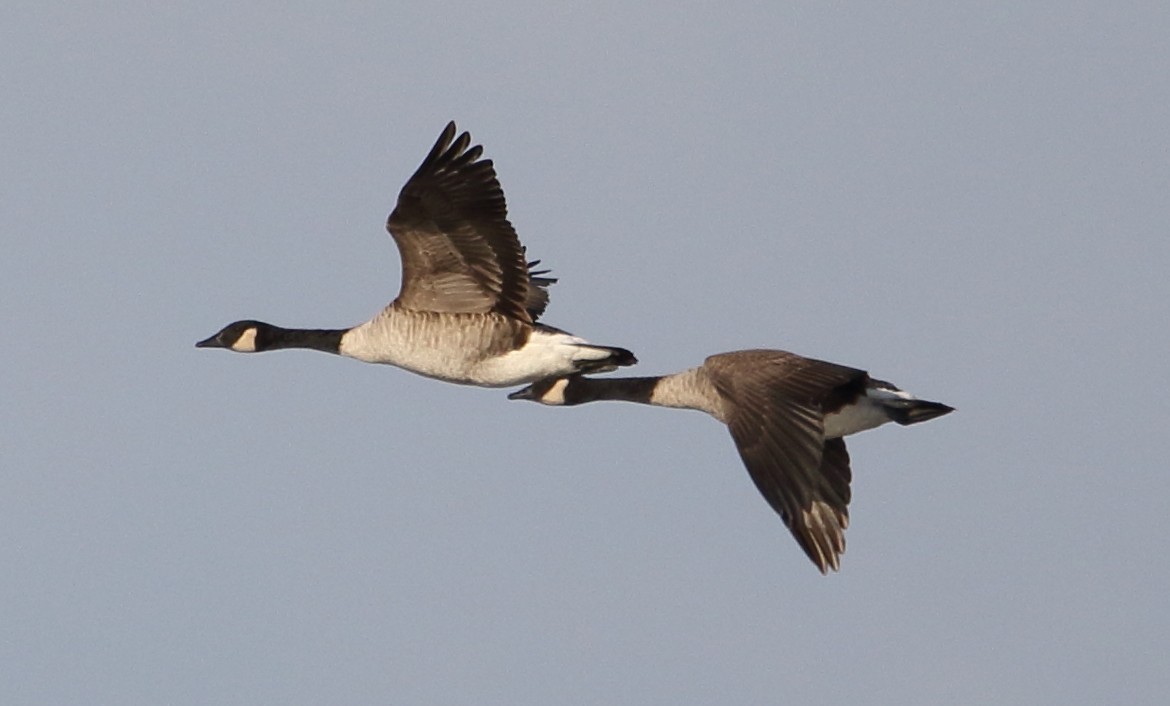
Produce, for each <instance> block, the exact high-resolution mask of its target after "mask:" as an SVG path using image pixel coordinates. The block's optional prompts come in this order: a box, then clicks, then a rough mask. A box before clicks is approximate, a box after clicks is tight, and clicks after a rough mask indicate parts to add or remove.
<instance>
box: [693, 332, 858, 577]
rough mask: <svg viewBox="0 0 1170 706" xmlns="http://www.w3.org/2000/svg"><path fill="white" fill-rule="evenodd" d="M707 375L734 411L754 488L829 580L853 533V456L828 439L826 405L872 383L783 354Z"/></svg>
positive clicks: (729, 357) (720, 362) (726, 358)
mask: <svg viewBox="0 0 1170 706" xmlns="http://www.w3.org/2000/svg"><path fill="white" fill-rule="evenodd" d="M704 367H705V368H706V369H707V370H708V374H709V375H711V380H712V382H713V383H714V384H715V387H716V389H717V390H718V391H719V393H720V394H721V395H722V396H723V397H724V399H725V400H727V401H728V402H729V403H730V405H729V406H730V409H729V411H728V413H727V418H728V420H727V421H728V424H727V425H728V428H729V429H730V430H731V437H732V438H733V439H734V440H735V445H736V448H738V449H739V455H740V457H741V458H742V459H743V462H744V465H745V466H746V467H747V469H748V473H749V474H750V475H751V478H752V481H753V482H754V483H755V484H756V487H757V488H758V489H759V490H760V493H761V494H762V495H763V496H764V499H765V500H767V501H768V504H769V505H771V506H772V509H773V510H775V511H776V512H778V513H779V514H780V517H781V518H782V519H783V520H784V523H785V524H786V525H787V526H788V529H789V531H791V532H792V535H793V537H795V538H796V541H797V543H799V544H800V546H801V548H802V549H804V552H805V554H807V555H808V557H809V558H810V559H812V561H813V563H815V564H816V565H817V568H819V569H820V570H821V572H822V573H825V572H827V571H828V570H829V568H832V569H833V570H836V569H837V568H838V567H839V566H840V558H839V557H840V555H841V553H842V552H844V551H845V528H846V527H847V526H848V525H849V511H848V506H849V499H850V491H849V482H850V480H851V473H850V469H849V453H848V452H847V451H846V449H845V443H844V441H842V440H840V439H830V440H828V441H825V440H824V438H823V413H822V411H821V410H822V404H823V401H825V400H827V399H830V398H833V397H835V396H838V395H840V394H841V393H842V391H843V389H849V388H855V389H860V390H864V386H865V381H866V380H867V375H866V373H865V372H864V371H862V370H855V369H853V368H847V367H845V366H841V365H836V364H833V363H825V362H822V361H817V360H810V359H808V358H803V357H801V356H797V355H794V354H791V353H785V352H783V351H740V352H737V353H730V354H722V355H717V356H711V357H710V358H708V359H707V361H706V363H705V364H704Z"/></svg>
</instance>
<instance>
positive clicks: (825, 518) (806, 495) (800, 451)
mask: <svg viewBox="0 0 1170 706" xmlns="http://www.w3.org/2000/svg"><path fill="white" fill-rule="evenodd" d="M508 399H513V400H532V401H534V402H540V403H542V404H546V405H578V404H584V403H586V402H597V401H600V400H620V401H624V402H638V403H640V404H649V405H656V406H659V407H679V408H683V409H697V410H700V411H702V412H706V413H707V414H710V415H711V416H712V417H715V418H716V419H718V420H719V421H721V422H723V423H724V424H726V425H727V426H728V427H729V428H730V430H731V438H732V439H734V440H735V446H736V448H738V449H739V455H740V458H742V459H743V463H744V465H745V466H747V469H748V473H749V474H750V475H751V477H752V480H753V481H754V482H755V484H756V487H757V488H758V489H759V490H760V492H761V493H762V494H763V495H764V499H765V500H767V501H768V504H769V505H771V506H772V509H773V510H775V511H776V512H778V513H780V517H781V518H783V519H784V523H785V524H786V525H788V529H789V530H790V531H791V532H792V535H793V536H794V537H796V541H797V542H798V543H799V544H800V546H801V548H802V549H804V552H805V553H806V554H808V557H809V558H810V559H812V561H813V563H814V564H816V565H817V568H819V569H820V570H821V573H826V572H828V570H829V569H830V568H832V569H833V570H834V571H836V570H837V569H838V568H840V563H839V562H840V555H841V554H842V553H843V552H844V551H845V528H846V527H847V526H848V525H849V511H848V506H849V496H850V491H849V482H850V480H851V477H852V475H851V472H850V470H849V453H848V452H847V451H846V450H845V441H844V439H843V438H842V437H845V436H848V435H849V434H856V433H857V432H859V431H865V430H866V429H873V428H875V427H878V426H880V425H882V424H885V423H886V422H890V421H894V422H897V423H898V424H902V425H906V424H916V423H918V422H925V421H927V420H928V419H934V418H935V417H939V416H942V415H944V414H947V413H948V412H951V411H953V408H951V407H948V406H947V405H945V404H940V403H938V402H927V401H926V400H920V399H917V398H915V397H914V396H912V395H910V394H908V393H906V392H903V391H902V390H899V389H898V388H897V387H894V386H893V385H891V384H890V383H888V382H883V381H881V380H874V379H872V378H871V377H869V375H868V374H867V373H866V372H865V371H864V370H856V369H854V368H847V367H845V366H843V365H837V364H835V363H826V362H824V361H821V360H812V359H810V358H804V357H802V356H799V355H796V354H794V353H788V352H786V351H776V350H747V351H734V352H731V353H720V354H717V355H713V356H710V357H709V358H707V359H706V360H705V361H704V362H703V364H702V365H700V366H699V367H697V368H691V369H690V370H684V371H683V372H680V373H675V374H673V375H660V376H654V377H629V378H609V379H601V378H590V377H585V376H583V375H572V376H568V377H561V378H553V379H548V380H540V381H538V382H536V383H534V384H532V385H529V386H528V387H525V388H524V389H522V390H518V391H516V392H513V393H512V394H510V395H508Z"/></svg>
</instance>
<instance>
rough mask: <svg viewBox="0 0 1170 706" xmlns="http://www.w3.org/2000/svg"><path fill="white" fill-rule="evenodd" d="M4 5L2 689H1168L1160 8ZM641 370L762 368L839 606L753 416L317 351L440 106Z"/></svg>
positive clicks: (985, 697) (386, 280)
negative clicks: (843, 453) (510, 385)
mask: <svg viewBox="0 0 1170 706" xmlns="http://www.w3.org/2000/svg"><path fill="white" fill-rule="evenodd" d="M73 5H74V4H73V3H44V2H36V3H33V2H9V3H5V4H4V6H3V8H2V9H0V62H2V64H0V65H2V66H3V71H0V91H2V95H3V96H4V99H3V100H2V101H0V179H2V180H3V184H2V186H3V188H0V233H2V237H3V240H4V257H3V258H0V321H2V323H3V328H4V331H5V334H6V335H5V336H4V339H3V343H0V347H2V349H3V360H4V364H3V365H2V366H0V464H2V471H0V538H2V540H0V567H3V569H2V571H0V664H2V665H3V668H2V669H0V703H4V704H12V705H19V704H87V705H92V704H118V705H122V706H124V705H128V704H163V703H165V704H221V705H223V704H282V705H288V704H322V703H338V704H341V703H344V704H386V703H401V704H425V703H435V704H439V703H442V704H450V703H500V704H549V703H593V704H600V703H662V704H666V703H670V704H677V703H745V704H753V703H781V702H783V703H806V704H815V703H842V702H847V701H848V702H854V703H876V704H935V703H1004V704H1025V703H1028V704H1030V703H1083V704H1098V703H1135V704H1136V703H1150V704H1155V703H1156V704H1161V703H1166V701H1167V700H1168V699H1170V659H1168V655H1170V638H1168V637H1167V635H1168V634H1170V610H1168V607H1167V606H1168V602H1167V599H1166V590H1167V586H1168V585H1170V565H1168V563H1167V559H1166V557H1167V553H1168V549H1170V547H1168V542H1167V534H1168V532H1170V521H1168V520H1167V516H1168V514H1170V513H1168V510H1170V507H1168V505H1170V500H1168V498H1170V480H1168V477H1167V473H1166V467H1167V462H1166V448H1165V447H1166V441H1165V439H1166V435H1167V427H1168V421H1170V403H1168V401H1167V400H1168V395H1167V388H1168V387H1170V372H1168V366H1167V363H1166V355H1167V350H1168V349H1170V333H1167V324H1168V322H1170V304H1168V303H1167V302H1170V284H1167V266H1168V265H1170V245H1168V244H1167V230H1168V227H1170V205H1168V204H1170V200H1168V198H1167V194H1168V193H1170V129H1168V127H1167V126H1170V82H1168V81H1167V80H1166V77H1167V76H1168V75H1170V48H1168V47H1170V45H1168V43H1167V37H1170V6H1167V5H1166V3H1162V2H1148V3H1125V2H1121V3H1108V4H1106V3H1077V2H1071V3H1070V2H1062V3H1055V2H1031V3H1016V2H984V3H966V4H964V6H963V7H958V8H956V7H947V6H943V5H944V4H940V3H927V2H903V3H866V4H864V6H862V4H861V3H854V4H848V5H843V4H839V3H838V4H833V5H832V6H828V5H827V4H825V3H797V4H778V3H719V4H718V7H716V6H715V5H711V6H710V7H707V6H706V5H685V6H681V7H680V6H679V5H677V4H675V3H652V4H644V6H643V9H640V10H632V9H629V8H628V7H627V6H626V5H624V4H620V3H609V4H606V3H589V4H587V5H586V4H577V5H576V6H572V7H570V6H567V5H563V6H557V7H559V9H550V6H549V5H548V4H547V3H535V2H502V3H489V4H483V3H464V4H458V3H456V4H447V5H439V4H433V3H418V4H416V5H415V6H413V7H403V6H399V5H400V4H398V5H396V4H393V3H362V4H359V3H328V4H308V3H305V4H297V5H290V4H287V3H266V4H252V5H250V6H247V7H244V6H241V5H240V4H238V3H215V2H211V3H198V4H187V5H183V6H171V5H167V6H165V7H164V6H162V5H160V4H158V3H113V4H111V3H106V4H102V6H101V7H100V8H99V7H98V6H96V5H94V6H91V7H89V8H88V9H80V8H77V7H74V6H73ZM449 119H455V120H456V121H457V122H458V124H459V126H460V127H461V128H463V129H467V130H470V131H471V133H472V136H473V138H474V139H475V140H477V141H479V142H481V143H482V144H484V146H485V148H486V152H487V154H488V156H490V157H492V158H493V159H494V160H495V161H496V165H497V169H498V171H499V174H500V178H501V181H502V183H503V185H504V189H505V191H506V193H507V196H508V201H509V207H510V211H511V215H512V220H513V223H514V224H515V225H516V228H517V230H518V232H519V233H520V237H521V239H522V240H523V242H525V244H526V245H527V246H528V247H529V252H530V253H531V254H532V255H533V256H535V257H539V258H541V259H543V260H544V261H545V263H546V264H548V265H549V266H551V267H552V268H554V271H555V274H556V275H557V276H559V277H560V278H561V282H560V283H559V284H557V285H556V286H555V288H554V289H553V298H552V304H551V306H550V308H549V311H548V313H547V315H546V319H547V321H548V322H549V323H552V324H554V325H557V326H561V327H564V328H567V329H569V330H571V331H573V332H575V333H579V334H581V335H583V336H586V337H588V338H590V339H591V340H594V341H596V342H599V343H610V344H615V345H622V346H626V347H629V348H631V349H633V350H634V351H635V352H636V353H637V354H638V356H639V358H640V359H641V361H642V363H641V365H639V367H638V369H637V370H639V371H641V372H642V373H644V374H649V373H654V372H664V371H674V370H679V369H682V368H684V367H687V366H690V365H693V364H696V363H698V362H699V361H700V360H701V359H702V358H703V357H704V356H705V355H707V354H710V353H715V352H719V351H726V350H733V349H737V348H747V347H774V348H783V349H787V350H792V351H796V352H798V353H802V354H805V355H810V356H814V357H818V358H824V359H828V360H833V361H836V362H840V363H845V364H849V365H854V366H858V367H863V368H866V369H868V370H870V371H872V372H873V373H874V375H876V376H878V377H881V378H886V379H890V380H892V381H894V382H896V383H898V384H900V385H902V386H904V387H906V388H907V389H909V390H911V391H913V392H915V393H917V394H919V395H921V396H923V397H926V398H928V399H937V400H940V401H943V402H946V403H948V404H951V405H954V406H955V407H957V408H958V412H957V413H956V414H953V415H950V416H948V417H945V418H943V419H940V420H938V421H935V422H932V423H930V424H925V425H921V426H917V427H914V428H911V429H900V428H888V427H887V428H883V429H881V430H878V431H875V432H869V433H866V434H863V435H860V436H858V437H854V438H853V439H852V440H851V441H850V449H851V452H852V457H853V467H854V475H855V479H854V486H853V487H854V502H853V505H852V512H851V519H852V523H851V527H850V530H849V532H848V535H847V537H848V551H847V552H846V554H845V556H844V558H843V565H842V571H841V572H840V573H839V574H835V575H831V576H829V577H822V576H820V575H819V574H818V573H817V572H816V570H815V569H814V568H813V567H812V565H811V564H809V562H808V561H807V559H806V558H805V557H804V556H803V554H802V553H801V552H800V550H799V548H798V547H797V546H796V544H795V542H793V541H792V539H791V538H790V536H789V535H788V532H787V531H786V529H785V528H784V526H783V524H782V523H781V522H780V520H779V518H777V517H775V516H774V515H773V514H772V512H771V511H770V510H769V509H768V507H767V506H766V504H765V503H764V501H763V500H762V499H761V498H760V497H759V496H758V494H757V493H756V491H755V489H754V487H752V485H751V482H750V480H749V478H748V476H747V473H746V471H744V469H743V468H742V466H741V464H740V461H739V458H738V457H737V455H736V453H735V449H734V446H733V444H732V442H731V439H730V436H729V435H728V433H727V431H726V429H724V428H722V427H721V426H720V425H719V424H717V423H716V422H714V421H713V420H711V419H709V418H707V417H705V416H703V415H700V414H695V413H686V412H673V411H667V410H659V409H647V408H640V407H635V406H632V405H617V404H613V405H593V406H588V407H582V408H578V409H549V408H542V407H539V406H537V405H532V404H521V403H515V402H508V401H507V400H505V398H504V395H505V391H498V390H478V389H472V388H462V387H457V386H451V385H444V384H440V383H437V382H434V381H431V380H426V379H423V378H420V377H417V376H413V375H410V374H408V373H405V372H402V371H398V370H395V369H392V368H388V367H380V366H367V365H361V364H358V363H355V362H353V361H348V360H342V359H337V358H331V357H329V356H325V355H320V354H315V353H309V352H294V353H273V354H269V355H260V356H252V357H242V356H236V355H228V354H223V353H219V352H209V351H202V350H200V351H197V350H196V349H195V348H194V347H193V345H192V344H193V343H194V341H195V340H197V339H199V338H202V337H204V336H207V335H209V334H211V333H212V332H214V331H215V330H217V329H218V328H219V327H220V326H221V325H223V324H225V323H227V322H228V321H231V320H233V319H237V318H245V317H255V318H261V319H264V320H268V321H271V322H273V323H276V324H283V325H302V326H343V325H350V324H353V323H357V322H359V321H362V320H364V319H365V318H367V317H368V316H369V315H370V314H372V313H373V312H374V311H376V310H377V309H378V308H380V307H381V306H382V305H383V304H385V303H386V302H387V301H389V300H390V299H391V298H392V297H393V296H394V295H395V293H396V292H397V288H398V266H399V264H398V258H397V253H396V252H395V250H394V247H393V245H392V243H391V242H390V240H389V238H388V237H387V236H386V234H385V232H384V231H383V230H382V223H383V221H384V219H385V217H386V214H387V213H388V212H389V210H390V208H391V206H392V204H393V199H394V196H395V194H396V193H397V191H398V188H399V187H400V186H401V184H402V183H403V181H404V180H405V179H406V178H407V177H408V176H409V175H410V174H411V172H412V171H413V170H414V168H415V167H416V166H417V164H418V162H419V161H420V160H421V158H422V157H423V155H424V154H425V153H426V150H427V148H429V147H430V145H431V144H432V142H433V140H434V139H435V137H436V136H437V135H438V133H439V131H440V130H441V129H442V127H443V125H444V124H445V122H446V121H447V120H449Z"/></svg>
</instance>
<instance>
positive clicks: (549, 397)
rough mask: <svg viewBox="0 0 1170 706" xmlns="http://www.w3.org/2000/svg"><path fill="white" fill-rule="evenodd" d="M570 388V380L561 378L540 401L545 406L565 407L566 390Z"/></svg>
mask: <svg viewBox="0 0 1170 706" xmlns="http://www.w3.org/2000/svg"><path fill="white" fill-rule="evenodd" d="M568 386H569V379H568V378H561V379H559V380H557V381H556V382H554V383H553V384H552V387H550V388H548V391H547V392H545V393H544V395H543V396H541V398H540V401H541V402H543V403H544V404H550V405H563V404H564V403H565V388H566V387H568Z"/></svg>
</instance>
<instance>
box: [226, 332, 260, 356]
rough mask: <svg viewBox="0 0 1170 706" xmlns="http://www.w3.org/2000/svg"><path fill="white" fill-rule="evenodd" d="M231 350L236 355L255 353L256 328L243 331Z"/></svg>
mask: <svg viewBox="0 0 1170 706" xmlns="http://www.w3.org/2000/svg"><path fill="white" fill-rule="evenodd" d="M232 350H233V351H235V352H237V353H255V352H256V328H255V327H252V328H249V329H244V332H243V333H242V334H240V337H239V338H237V339H236V342H235V343H233V344H232Z"/></svg>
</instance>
